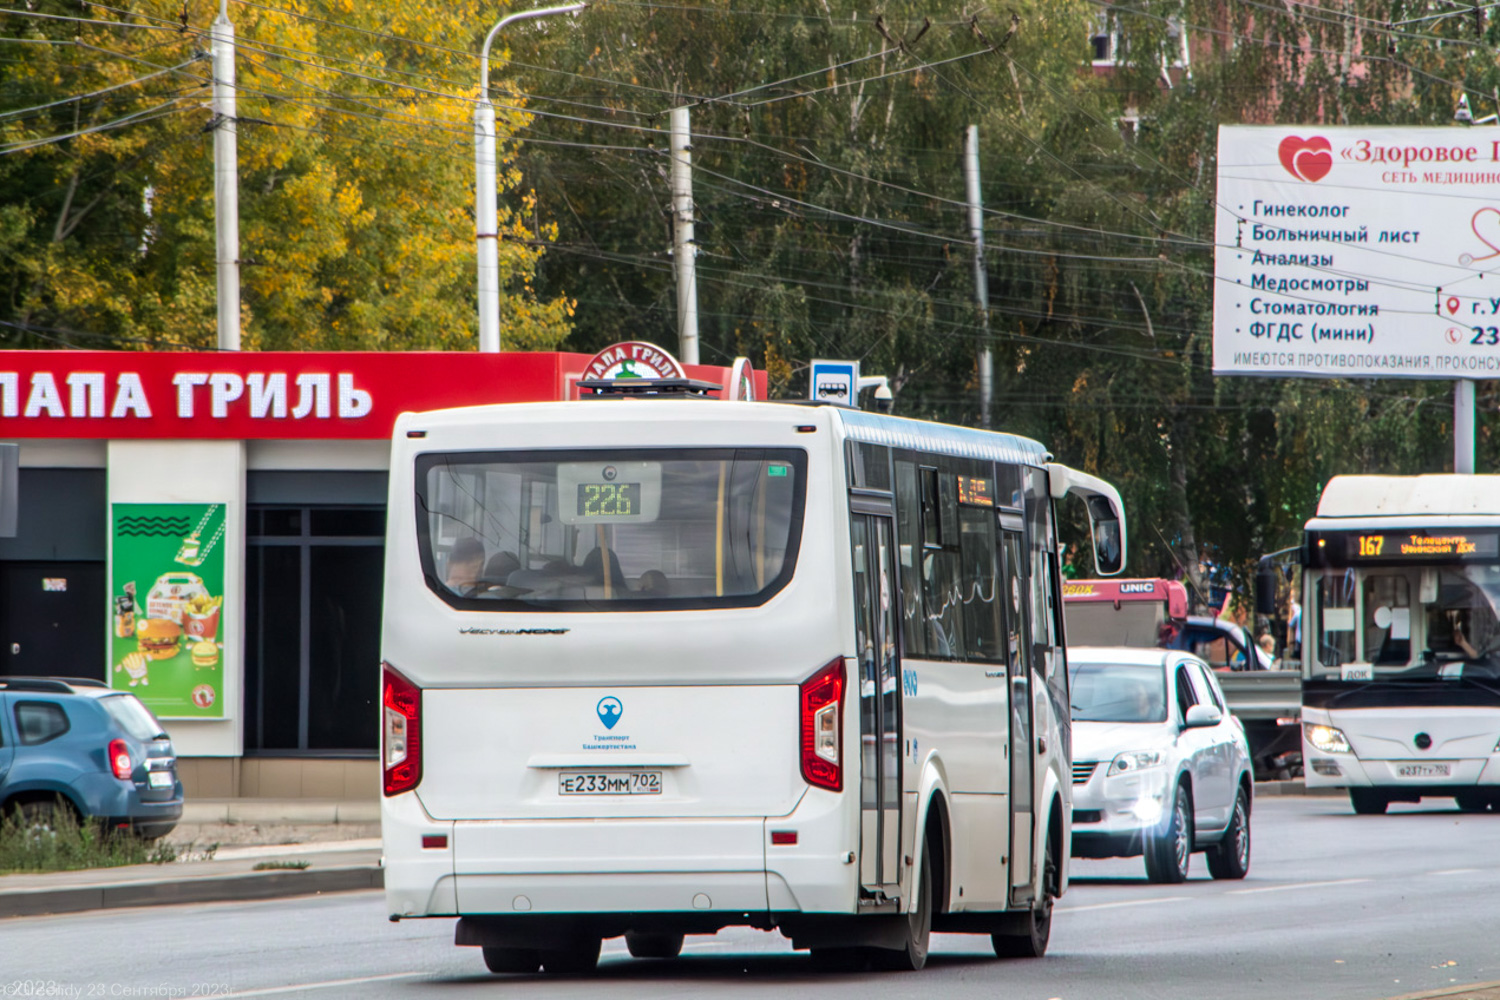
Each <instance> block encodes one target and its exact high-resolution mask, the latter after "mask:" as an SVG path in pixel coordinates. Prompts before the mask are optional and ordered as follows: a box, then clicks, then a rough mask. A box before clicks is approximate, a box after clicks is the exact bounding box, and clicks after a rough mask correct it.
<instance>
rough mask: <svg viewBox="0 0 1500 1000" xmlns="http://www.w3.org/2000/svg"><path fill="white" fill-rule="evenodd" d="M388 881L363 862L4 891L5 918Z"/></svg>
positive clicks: (273, 895)
mask: <svg viewBox="0 0 1500 1000" xmlns="http://www.w3.org/2000/svg"><path fill="white" fill-rule="evenodd" d="M384 885H385V873H384V872H383V871H382V870H381V869H380V868H378V867H372V866H366V865H358V866H351V867H343V868H322V869H314V870H310V871H267V872H254V873H248V874H238V875H208V876H199V877H196V878H184V879H176V880H167V879H163V880H152V881H147V882H114V883H103V884H98V885H81V886H68V887H63V888H42V889H12V890H6V891H0V918H3V917H35V916H42V915H46V914H57V913H81V912H84V911H86V910H112V909H119V908H121V907H127V906H174V905H177V904H180V903H224V902H236V901H240V900H254V899H277V898H280V897H284V896H307V895H313V894H316V893H324V892H356V891H359V890H362V889H380V888H383V887H384Z"/></svg>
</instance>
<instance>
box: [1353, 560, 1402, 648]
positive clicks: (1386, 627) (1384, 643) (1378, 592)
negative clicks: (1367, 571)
mask: <svg viewBox="0 0 1500 1000" xmlns="http://www.w3.org/2000/svg"><path fill="white" fill-rule="evenodd" d="M1364 596H1365V602H1364V636H1363V638H1364V643H1365V653H1364V657H1365V659H1366V660H1368V661H1369V662H1371V663H1375V664H1381V665H1402V664H1406V663H1410V662H1411V586H1410V584H1409V583H1408V582H1407V579H1406V577H1404V576H1401V575H1398V574H1384V573H1381V574H1371V575H1369V576H1367V577H1365V595H1364Z"/></svg>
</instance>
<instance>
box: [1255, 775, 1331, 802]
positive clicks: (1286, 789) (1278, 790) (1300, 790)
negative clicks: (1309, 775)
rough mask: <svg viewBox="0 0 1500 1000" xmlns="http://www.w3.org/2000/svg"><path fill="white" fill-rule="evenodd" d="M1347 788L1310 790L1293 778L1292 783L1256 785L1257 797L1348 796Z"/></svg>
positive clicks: (1259, 783)
mask: <svg viewBox="0 0 1500 1000" xmlns="http://www.w3.org/2000/svg"><path fill="white" fill-rule="evenodd" d="M1348 794H1349V789H1347V788H1308V787H1307V786H1306V785H1304V784H1303V783H1302V782H1301V781H1300V780H1298V779H1296V778H1293V779H1292V780H1290V781H1257V782H1256V783H1255V797H1256V798H1260V797H1261V796H1262V795H1332V796H1339V795H1348Z"/></svg>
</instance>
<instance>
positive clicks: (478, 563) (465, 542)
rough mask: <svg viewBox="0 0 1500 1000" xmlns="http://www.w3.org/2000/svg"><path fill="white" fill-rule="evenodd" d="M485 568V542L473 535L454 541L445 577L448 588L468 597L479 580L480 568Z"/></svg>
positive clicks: (444, 580)
mask: <svg viewBox="0 0 1500 1000" xmlns="http://www.w3.org/2000/svg"><path fill="white" fill-rule="evenodd" d="M483 568H484V543H483V542H481V541H480V540H479V539H478V538H475V537H474V536H473V535H465V536H464V537H463V538H460V539H459V540H458V541H456V542H454V543H453V548H452V549H451V550H450V551H449V552H448V570H447V573H446V575H445V576H444V578H443V583H444V585H445V586H447V588H448V589H449V590H451V591H453V592H454V593H455V594H458V595H460V596H463V597H468V596H469V594H470V591H472V590H473V589H474V585H475V584H477V583H478V582H479V573H480V570H482V569H483Z"/></svg>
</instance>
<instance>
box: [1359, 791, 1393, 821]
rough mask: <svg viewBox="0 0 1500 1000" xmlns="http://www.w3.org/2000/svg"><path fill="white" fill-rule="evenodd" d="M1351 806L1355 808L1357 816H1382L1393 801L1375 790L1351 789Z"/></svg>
mask: <svg viewBox="0 0 1500 1000" xmlns="http://www.w3.org/2000/svg"><path fill="white" fill-rule="evenodd" d="M1349 804H1350V805H1351V806H1353V807H1354V812H1355V815H1357V816H1380V815H1382V814H1384V812H1385V810H1386V807H1387V806H1389V805H1390V804H1391V800H1390V799H1388V798H1386V797H1385V796H1384V795H1383V794H1381V793H1380V792H1379V791H1377V790H1376V789H1374V788H1351V789H1349Z"/></svg>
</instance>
